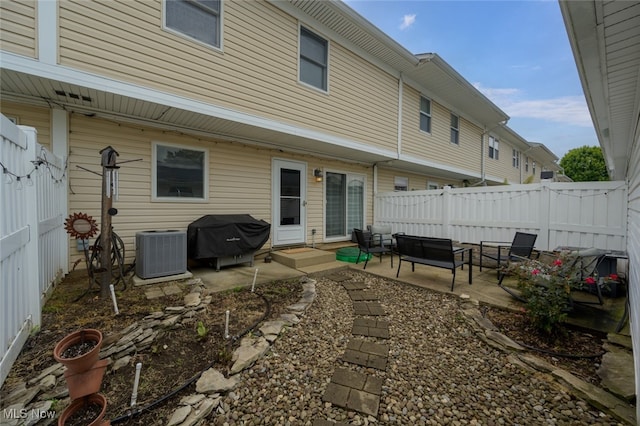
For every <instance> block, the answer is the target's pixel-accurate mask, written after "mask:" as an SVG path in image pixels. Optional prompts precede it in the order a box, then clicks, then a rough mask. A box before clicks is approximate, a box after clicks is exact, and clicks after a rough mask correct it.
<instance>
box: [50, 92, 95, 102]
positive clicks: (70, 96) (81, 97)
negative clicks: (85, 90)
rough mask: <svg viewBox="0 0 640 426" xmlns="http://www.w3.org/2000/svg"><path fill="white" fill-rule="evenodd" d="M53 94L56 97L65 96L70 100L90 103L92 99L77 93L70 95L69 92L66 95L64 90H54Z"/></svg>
mask: <svg viewBox="0 0 640 426" xmlns="http://www.w3.org/2000/svg"><path fill="white" fill-rule="evenodd" d="M55 92H56V95H58V96H65V97H67V96H68V97H69V98H71V99H78V100H80V99H82V100H83V101H84V102H91V101H92V99H91V98H90V97H89V96H84V95H78V94H77V93H71V92H69V93H67V92H65V91H64V90H56V91H55Z"/></svg>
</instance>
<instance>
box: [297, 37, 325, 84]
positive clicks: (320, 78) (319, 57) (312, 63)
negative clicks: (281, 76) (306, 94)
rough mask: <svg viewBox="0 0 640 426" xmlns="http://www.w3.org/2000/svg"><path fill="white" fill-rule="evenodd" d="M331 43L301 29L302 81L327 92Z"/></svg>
mask: <svg viewBox="0 0 640 426" xmlns="http://www.w3.org/2000/svg"><path fill="white" fill-rule="evenodd" d="M328 62H329V42H328V41H327V40H325V39H323V38H322V37H320V36H318V35H316V34H314V33H312V32H311V31H309V30H308V29H306V28H304V27H300V81H301V82H303V83H306V84H309V85H311V86H313V87H316V88H318V89H320V90H323V91H325V92H326V91H327V86H328V85H327V81H328V78H327V75H328Z"/></svg>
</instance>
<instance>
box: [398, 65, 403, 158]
mask: <svg viewBox="0 0 640 426" xmlns="http://www.w3.org/2000/svg"><path fill="white" fill-rule="evenodd" d="M403 91H404V79H403V78H402V73H400V77H399V78H398V142H397V149H398V156H397V158H398V159H400V155H401V154H402V94H403Z"/></svg>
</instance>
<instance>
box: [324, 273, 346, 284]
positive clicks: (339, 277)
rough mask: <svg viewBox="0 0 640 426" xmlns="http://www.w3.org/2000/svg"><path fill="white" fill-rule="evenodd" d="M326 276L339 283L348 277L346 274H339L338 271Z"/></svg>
mask: <svg viewBox="0 0 640 426" xmlns="http://www.w3.org/2000/svg"><path fill="white" fill-rule="evenodd" d="M327 278H328V279H330V280H331V281H335V282H337V283H341V282H343V281H347V280H348V279H350V278H349V277H348V276H346V275H345V274H340V273H335V274H331V275H327Z"/></svg>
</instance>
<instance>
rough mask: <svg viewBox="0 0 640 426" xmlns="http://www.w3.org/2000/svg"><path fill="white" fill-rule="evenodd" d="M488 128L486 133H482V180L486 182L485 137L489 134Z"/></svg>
mask: <svg viewBox="0 0 640 426" xmlns="http://www.w3.org/2000/svg"><path fill="white" fill-rule="evenodd" d="M487 133H488V130H486V128H485V131H484V133H482V136H481V137H480V182H483V183H484V182H485V181H486V180H485V177H486V172H485V167H486V166H485V159H484V144H485V137H486V136H487Z"/></svg>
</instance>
